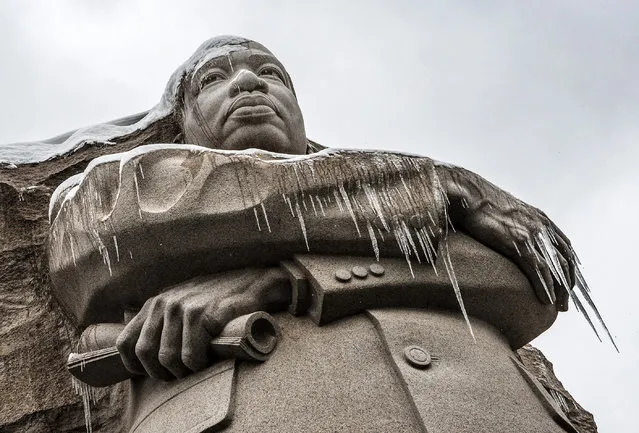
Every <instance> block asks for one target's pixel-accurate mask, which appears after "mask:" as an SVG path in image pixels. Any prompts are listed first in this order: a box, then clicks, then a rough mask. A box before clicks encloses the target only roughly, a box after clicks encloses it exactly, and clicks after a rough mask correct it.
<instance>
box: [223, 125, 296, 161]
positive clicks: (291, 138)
mask: <svg viewBox="0 0 639 433" xmlns="http://www.w3.org/2000/svg"><path fill="white" fill-rule="evenodd" d="M220 149H224V150H245V149H261V150H267V151H269V152H276V153H287V154H300V155H301V154H304V153H306V136H305V133H304V131H300V133H295V134H289V133H287V132H285V131H282V130H281V129H280V128H278V127H277V126H275V125H270V124H266V125H265V124H250V123H248V124H245V125H243V126H242V127H240V128H238V129H236V130H235V131H233V133H232V134H230V135H229V136H228V137H227V138H226V139H225V140H224V143H223V144H222V146H220Z"/></svg>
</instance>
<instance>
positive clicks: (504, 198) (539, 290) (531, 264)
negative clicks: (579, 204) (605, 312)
mask: <svg viewBox="0 0 639 433" xmlns="http://www.w3.org/2000/svg"><path fill="white" fill-rule="evenodd" d="M438 174H439V175H440V178H441V179H442V185H443V187H444V189H445V191H446V193H447V195H448V198H449V201H450V206H449V212H450V217H451V220H452V223H453V226H454V227H458V228H461V229H462V230H464V231H465V232H467V233H468V234H469V235H470V236H472V237H473V238H475V239H476V240H478V241H479V242H481V243H483V244H484V245H486V246H488V247H490V248H492V249H494V250H495V251H498V252H499V253H501V254H503V255H505V256H507V257H508V258H509V259H511V260H512V261H513V262H515V263H516V264H517V265H518V266H519V268H520V269H521V270H522V271H523V272H524V273H525V274H526V276H527V277H528V280H529V281H530V282H531V284H532V286H533V288H534V290H535V294H536V295H537V298H538V299H539V300H540V301H541V302H543V303H546V304H548V303H556V305H557V309H558V310H560V311H566V310H567V309H568V298H569V296H568V289H570V288H572V287H573V286H574V283H575V263H576V261H577V260H576V257H575V254H574V251H573V250H572V247H571V246H570V240H569V239H568V238H567V237H566V236H565V235H564V234H563V233H562V232H561V230H559V228H558V227H557V226H556V225H555V224H554V223H553V222H552V221H551V220H550V218H548V217H547V216H546V214H544V213H543V212H542V211H540V210H539V209H537V208H535V207H533V206H530V205H528V204H526V203H524V202H522V201H521V200H518V199H517V198H515V197H513V196H512V195H510V194H508V193H507V192H505V191H503V190H501V189H499V188H497V187H496V186H495V185H493V184H492V183H490V182H488V181H487V180H486V179H484V178H482V177H481V176H478V175H477V174H475V173H472V172H470V171H468V170H464V169H462V168H458V167H441V168H439V170H438Z"/></svg>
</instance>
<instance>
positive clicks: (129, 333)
mask: <svg viewBox="0 0 639 433" xmlns="http://www.w3.org/2000/svg"><path fill="white" fill-rule="evenodd" d="M145 317H146V314H145V313H144V312H143V311H140V313H138V314H137V315H136V316H135V317H134V318H133V320H131V322H129V323H128V324H127V325H126V327H125V328H124V330H122V332H121V333H120V335H119V336H118V338H117V340H116V341H115V347H116V348H117V349H118V352H119V353H120V358H122V363H123V364H124V366H125V367H126V369H127V370H129V371H130V372H131V373H133V374H136V375H140V374H146V372H145V370H144V367H143V366H142V363H141V362H140V361H139V360H138V357H137V356H136V354H135V345H136V344H137V342H138V338H139V335H140V331H141V330H142V326H144V319H145Z"/></svg>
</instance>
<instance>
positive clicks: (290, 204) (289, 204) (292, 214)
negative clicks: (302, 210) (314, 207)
mask: <svg viewBox="0 0 639 433" xmlns="http://www.w3.org/2000/svg"><path fill="white" fill-rule="evenodd" d="M282 197H284V201H285V202H286V203H287V204H288V208H289V209H290V211H291V216H292V217H295V212H294V211H293V204H292V203H291V199H290V198H288V196H286V195H284V194H282Z"/></svg>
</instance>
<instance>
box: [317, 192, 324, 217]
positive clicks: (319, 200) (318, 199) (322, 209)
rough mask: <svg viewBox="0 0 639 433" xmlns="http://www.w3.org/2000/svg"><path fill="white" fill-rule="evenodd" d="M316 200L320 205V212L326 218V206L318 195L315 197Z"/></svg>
mask: <svg viewBox="0 0 639 433" xmlns="http://www.w3.org/2000/svg"><path fill="white" fill-rule="evenodd" d="M315 199H316V200H317V204H319V207H320V211H321V212H322V215H323V216H326V212H325V211H324V205H323V204H322V200H321V199H320V198H319V196H317V195H316V196H315Z"/></svg>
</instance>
